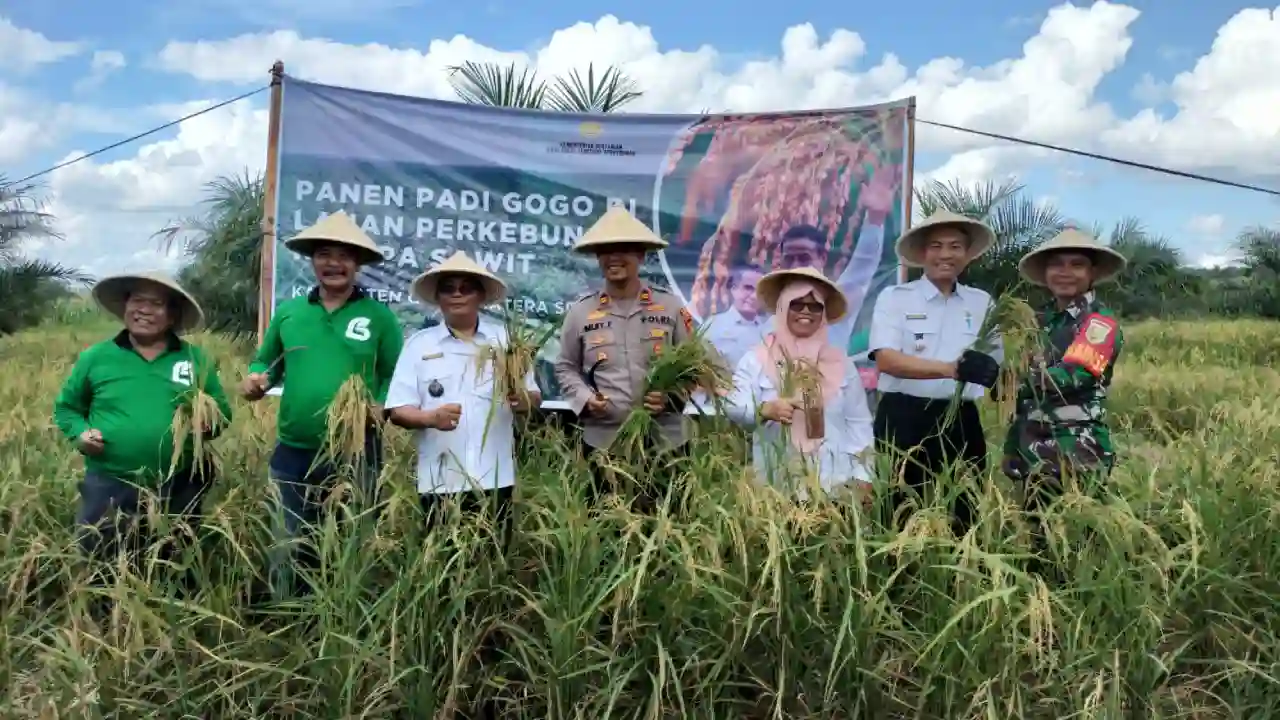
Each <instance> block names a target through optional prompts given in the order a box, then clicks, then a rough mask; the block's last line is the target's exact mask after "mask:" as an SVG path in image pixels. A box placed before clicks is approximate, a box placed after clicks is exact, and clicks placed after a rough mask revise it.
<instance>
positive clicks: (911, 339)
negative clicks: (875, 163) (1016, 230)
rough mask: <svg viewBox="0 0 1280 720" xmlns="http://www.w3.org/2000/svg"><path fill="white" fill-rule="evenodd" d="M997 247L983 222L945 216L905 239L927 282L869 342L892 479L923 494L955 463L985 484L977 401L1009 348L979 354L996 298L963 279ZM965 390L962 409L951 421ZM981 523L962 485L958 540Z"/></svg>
mask: <svg viewBox="0 0 1280 720" xmlns="http://www.w3.org/2000/svg"><path fill="white" fill-rule="evenodd" d="M994 243H995V233H993V232H992V231H991V229H990V228H988V227H987V226H986V225H984V224H982V223H980V222H978V221H977V220H972V219H970V218H967V217H964V216H961V215H956V214H954V213H950V212H947V211H945V210H942V211H939V212H936V213H934V214H933V215H930V216H929V217H927V218H925V219H924V220H923V221H922V222H920V223H919V224H918V225H916V226H915V227H913V228H911V230H909V231H908V232H906V233H903V235H902V237H900V238H899V239H898V245H897V251H898V256H899V257H900V258H901V259H902V262H903V263H904V264H906V265H908V266H912V267H919V268H923V269H924V277H922V278H920V279H919V280H913V281H911V282H908V283H903V284H901V285H892V286H890V287H887V288H885V289H884V290H883V291H881V293H880V296H879V297H878V298H876V304H875V311H874V313H873V316H872V319H871V339H870V350H871V359H872V360H874V361H875V363H876V366H877V368H878V369H879V371H880V378H879V387H880V392H881V395H880V399H879V402H878V403H877V405H876V415H875V435H876V443H877V445H878V446H879V447H880V449H881V450H882V451H883V454H885V455H887V456H888V457H890V458H892V459H893V461H894V463H895V468H896V469H895V472H894V474H893V477H894V478H898V477H901V478H902V479H903V481H904V482H905V483H906V485H907V486H908V488H909V489H910V490H911V491H914V492H923V491H924V489H925V488H926V487H929V486H930V485H932V484H933V480H934V477H935V476H936V475H938V474H942V473H945V472H947V470H948V469H949V468H950V467H951V466H952V465H953V463H956V462H960V463H962V464H964V465H967V466H968V469H969V471H970V472H971V473H972V474H973V475H974V476H976V477H985V475H986V469H987V444H986V440H985V438H984V436H983V432H982V419H981V418H980V417H979V414H978V407H977V404H976V403H975V401H976V400H978V399H979V398H981V397H982V396H983V394H984V390H983V388H991V387H993V386H994V385H995V383H996V380H997V378H998V377H999V374H1000V364H999V363H1000V360H1001V359H1002V358H1003V356H1004V348H1003V344H1001V343H1000V342H999V337H998V336H997V337H996V338H995V340H996V349H995V351H994V352H993V353H992V354H991V355H988V354H985V353H981V352H977V351H975V350H973V349H971V348H972V347H973V345H974V344H975V343H976V342H977V341H978V339H979V338H978V333H979V331H980V330H981V328H982V323H983V319H984V318H985V317H986V314H987V310H988V309H989V308H990V306H991V296H989V295H988V294H987V293H986V292H984V291H982V290H979V289H977V288H974V287H970V286H968V285H964V284H962V283H960V282H959V281H958V279H957V278H958V277H959V275H960V273H962V272H963V271H964V269H965V268H966V267H968V266H969V263H971V262H973V261H974V260H975V259H976V258H977V257H978V256H980V255H982V253H984V252H986V251H987V250H988V249H990V248H991V246H992V245H993V244H994ZM957 383H959V384H960V385H961V386H962V387H963V390H962V391H961V392H962V395H961V402H960V405H959V408H958V410H957V412H956V413H955V419H954V420H952V421H951V422H947V420H948V416H949V415H950V411H951V404H952V401H953V398H954V397H955V393H956V385H957ZM959 474H960V473H957V475H959ZM892 498H893V500H892V507H893V512H894V515H895V516H897V515H898V514H899V511H901V510H904V509H905V508H906V507H907V505H908V503H909V502H910V500H911V498H910V494H909V493H905V492H901V491H896V490H895V491H894V492H893V493H892ZM973 516H974V508H973V498H972V493H971V492H970V490H969V489H968V488H967V487H964V486H962V487H961V489H960V491H959V493H958V495H957V497H956V499H955V507H954V511H953V517H952V520H953V522H952V531H953V532H954V533H955V535H956V536H957V537H960V536H962V535H964V533H966V532H968V530H969V528H970V527H971V526H972V524H973V520H974V517H973Z"/></svg>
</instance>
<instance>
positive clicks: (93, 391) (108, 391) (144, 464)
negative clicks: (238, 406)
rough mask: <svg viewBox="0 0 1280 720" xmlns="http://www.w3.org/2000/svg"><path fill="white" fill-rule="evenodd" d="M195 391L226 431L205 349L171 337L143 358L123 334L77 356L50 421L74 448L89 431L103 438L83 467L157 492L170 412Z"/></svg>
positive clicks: (164, 472)
mask: <svg viewBox="0 0 1280 720" xmlns="http://www.w3.org/2000/svg"><path fill="white" fill-rule="evenodd" d="M193 387H203V389H204V391H205V392H206V393H207V394H208V395H209V396H210V397H212V398H213V399H214V400H215V401H216V402H217V403H218V407H219V408H220V409H221V410H222V414H223V417H224V418H225V422H224V423H223V424H224V426H225V424H226V423H227V422H230V421H231V405H230V404H229V403H228V402H227V396H226V393H224V392H223V390H222V382H221V381H220V380H219V379H218V367H217V363H216V362H215V361H214V360H213V359H212V358H211V357H209V356H208V355H207V354H206V353H205V352H204V351H203V350H201V349H200V348H198V347H196V346H195V345H191V344H190V343H187V342H184V341H183V340H180V339H179V338H178V337H177V336H172V337H170V338H169V346H168V347H167V348H166V349H165V351H164V352H163V353H161V354H160V355H159V356H157V357H156V358H155V359H154V360H147V359H146V358H144V357H142V356H141V355H139V354H138V351H137V350H135V349H134V348H133V344H132V343H131V342H130V341H129V333H128V332H127V331H121V332H120V334H118V335H116V336H115V337H114V338H113V339H111V340H107V341H104V342H100V343H98V344H97V345H93V346H91V347H89V348H88V349H87V350H85V351H84V352H82V353H80V357H79V358H77V359H76V364H75V366H74V367H73V368H71V375H70V376H68V377H67V380H66V382H65V383H64V384H63V386H62V391H61V392H60V393H59V394H58V399H57V400H55V401H54V405H53V421H54V424H56V425H57V426H58V429H59V430H61V431H62V434H63V435H64V436H66V438H67V439H68V440H70V441H71V442H73V443H74V442H77V441H78V440H79V438H80V434H81V433H83V432H84V431H86V430H97V431H98V432H100V433H102V441H103V452H102V454H101V455H99V456H97V457H87V456H86V457H85V466H86V467H87V468H89V469H91V470H96V471H98V472H101V473H103V474H105V475H110V476H112V477H117V478H121V479H125V480H130V481H132V482H136V483H138V484H139V485H152V486H154V485H156V484H158V483H159V482H160V481H162V480H163V479H164V478H166V477H167V476H168V474H169V467H170V464H171V461H172V459H173V434H172V432H171V429H170V428H171V427H172V423H173V414H174V411H175V410H177V408H178V403H179V402H180V401H181V400H182V399H183V398H184V397H185V396H187V395H189V394H190V393H191V392H192V390H193ZM187 452H190V447H188V450H187Z"/></svg>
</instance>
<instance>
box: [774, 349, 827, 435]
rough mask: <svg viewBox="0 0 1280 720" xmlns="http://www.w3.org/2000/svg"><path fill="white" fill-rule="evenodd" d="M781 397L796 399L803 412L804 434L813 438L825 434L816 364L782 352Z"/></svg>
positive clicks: (820, 384) (820, 375)
mask: <svg viewBox="0 0 1280 720" xmlns="http://www.w3.org/2000/svg"><path fill="white" fill-rule="evenodd" d="M779 375H780V377H779V380H780V381H781V385H782V387H781V388H780V391H781V397H782V398H785V399H788V400H791V401H792V402H796V401H798V402H799V403H800V410H801V411H802V412H803V413H804V423H805V431H806V432H805V434H806V435H807V436H808V437H810V438H814V439H818V438H821V437H824V436H825V435H826V408H825V406H824V405H823V402H824V400H823V397H822V374H821V373H820V372H819V371H818V366H817V365H816V364H815V363H813V362H812V361H810V360H807V359H805V358H791V357H787V356H786V354H785V353H784V354H783V361H782V368H781V372H780V373H779Z"/></svg>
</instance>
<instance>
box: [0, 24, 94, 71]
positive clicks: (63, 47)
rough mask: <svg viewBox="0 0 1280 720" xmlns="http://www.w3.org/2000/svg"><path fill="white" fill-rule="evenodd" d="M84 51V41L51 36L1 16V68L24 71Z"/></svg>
mask: <svg viewBox="0 0 1280 720" xmlns="http://www.w3.org/2000/svg"><path fill="white" fill-rule="evenodd" d="M83 51H84V44H83V43H80V42H61V41H55V40H50V39H49V38H47V37H45V36H44V35H43V34H41V33H38V32H36V31H34V30H27V29H25V28H20V27H18V26H17V25H14V24H13V23H12V22H10V21H9V20H8V19H7V18H4V17H0V69H4V70H9V71H13V72H26V71H29V70H32V69H34V68H36V67H39V66H40V65H44V64H47V63H53V62H58V61H59V60H64V59H66V58H69V57H71V56H73V55H78V54H80V53H81V52H83Z"/></svg>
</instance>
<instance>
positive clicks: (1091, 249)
mask: <svg viewBox="0 0 1280 720" xmlns="http://www.w3.org/2000/svg"><path fill="white" fill-rule="evenodd" d="M1064 250H1074V251H1075V252H1082V253H1085V254H1086V255H1089V256H1090V257H1091V258H1093V283H1094V284H1095V285H1097V284H1098V283H1104V282H1107V281H1108V280H1114V279H1115V277H1116V276H1117V275H1119V274H1120V273H1122V272H1124V268H1125V265H1127V264H1128V263H1129V261H1128V260H1126V259H1125V257H1124V255H1121V254H1120V253H1119V252H1116V251H1115V250H1113V249H1111V248H1109V247H1107V246H1106V245H1103V244H1102V243H1100V242H1098V240H1097V238H1095V237H1093V236H1092V235H1089V234H1088V233H1084V232H1081V231H1079V230H1077V229H1075V228H1067V229H1066V230H1063V231H1062V232H1060V233H1058V234H1057V235H1056V236H1054V238H1053V239H1052V240H1049V241H1048V242H1045V243H1044V244H1042V245H1041V246H1040V247H1037V248H1036V249H1035V250H1032V251H1031V252H1029V253H1027V254H1026V255H1023V256H1022V259H1021V260H1019V261H1018V273H1019V274H1021V275H1022V277H1024V278H1026V279H1027V282H1031V283H1034V284H1036V285H1044V284H1045V283H1044V274H1045V270H1046V268H1047V267H1048V263H1049V256H1050V255H1052V254H1053V253H1054V252H1055V251H1064Z"/></svg>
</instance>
